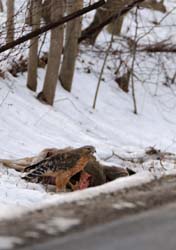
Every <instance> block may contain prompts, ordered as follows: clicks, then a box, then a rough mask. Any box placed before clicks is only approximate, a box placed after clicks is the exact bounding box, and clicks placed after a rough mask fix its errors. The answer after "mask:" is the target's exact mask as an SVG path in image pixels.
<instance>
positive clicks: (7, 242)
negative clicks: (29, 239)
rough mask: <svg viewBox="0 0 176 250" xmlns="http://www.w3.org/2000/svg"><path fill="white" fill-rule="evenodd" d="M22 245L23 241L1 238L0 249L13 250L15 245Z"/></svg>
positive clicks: (8, 237)
mask: <svg viewBox="0 0 176 250" xmlns="http://www.w3.org/2000/svg"><path fill="white" fill-rule="evenodd" d="M20 243H22V241H21V239H19V238H17V237H10V236H0V249H2V250H5V249H11V248H13V247H14V245H15V244H20Z"/></svg>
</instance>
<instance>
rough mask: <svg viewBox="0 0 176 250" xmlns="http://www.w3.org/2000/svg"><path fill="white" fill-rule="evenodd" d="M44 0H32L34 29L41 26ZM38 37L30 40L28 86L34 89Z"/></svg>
mask: <svg viewBox="0 0 176 250" xmlns="http://www.w3.org/2000/svg"><path fill="white" fill-rule="evenodd" d="M41 3H42V0H33V1H32V31H35V30H36V29H38V28H39V27H40V18H41V11H40V9H41ZM38 41H39V39H38V37H35V38H33V39H31V40H30V49H29V59H28V77H27V87H28V88H29V89H31V90H33V91H36V88H37V65H38Z"/></svg>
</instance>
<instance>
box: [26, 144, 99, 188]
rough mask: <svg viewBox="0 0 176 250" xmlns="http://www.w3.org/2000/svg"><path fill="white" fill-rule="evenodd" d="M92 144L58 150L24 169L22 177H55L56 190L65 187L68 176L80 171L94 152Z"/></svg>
mask: <svg viewBox="0 0 176 250" xmlns="http://www.w3.org/2000/svg"><path fill="white" fill-rule="evenodd" d="M95 152H96V151H95V148H94V147H93V146H84V147H80V148H76V149H72V150H69V151H66V152H59V153H57V154H54V155H52V156H50V157H47V158H46V159H44V160H42V161H40V162H38V163H36V164H33V165H30V166H28V167H26V168H25V169H24V171H25V172H29V173H27V174H26V176H24V177H22V178H23V179H25V180H27V181H31V182H39V181H40V179H41V178H43V177H45V176H51V177H54V178H55V180H56V181H55V183H56V191H57V192H58V191H61V190H63V189H64V190H65V189H66V185H67V183H69V181H70V178H71V177H72V176H74V175H75V174H77V173H78V172H80V171H82V170H83V169H84V167H85V166H86V164H87V163H88V161H89V160H90V158H91V157H92V156H93V154H94V153H95Z"/></svg>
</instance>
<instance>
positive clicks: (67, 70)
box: [59, 0, 83, 92]
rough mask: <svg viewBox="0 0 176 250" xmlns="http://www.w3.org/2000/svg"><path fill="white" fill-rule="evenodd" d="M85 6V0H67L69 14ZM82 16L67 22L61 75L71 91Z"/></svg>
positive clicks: (64, 84)
mask: <svg viewBox="0 0 176 250" xmlns="http://www.w3.org/2000/svg"><path fill="white" fill-rule="evenodd" d="M82 7H83V0H67V14H71V13H73V12H75V11H77V10H79V9H82ZM81 22H82V18H81V17H78V18H76V19H74V20H73V21H70V22H68V23H67V29H66V39H65V40H66V41H65V47H64V58H63V62H62V67H61V71H60V75H59V79H60V81H61V84H62V86H63V87H64V89H66V90H67V91H69V92H70V91H71V87H72V81H73V76H74V69H75V62H76V57H77V53H78V38H79V36H80V34H81Z"/></svg>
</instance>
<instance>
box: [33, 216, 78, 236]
mask: <svg viewBox="0 0 176 250" xmlns="http://www.w3.org/2000/svg"><path fill="white" fill-rule="evenodd" d="M79 224H80V220H79V219H76V218H64V217H57V218H53V219H51V220H50V221H49V222H48V223H47V224H46V223H45V224H42V223H40V224H38V225H37V229H40V230H43V231H46V232H47V233H49V234H55V233H57V232H62V233H63V232H66V231H67V230H69V229H70V228H72V227H73V226H77V225H79Z"/></svg>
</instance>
